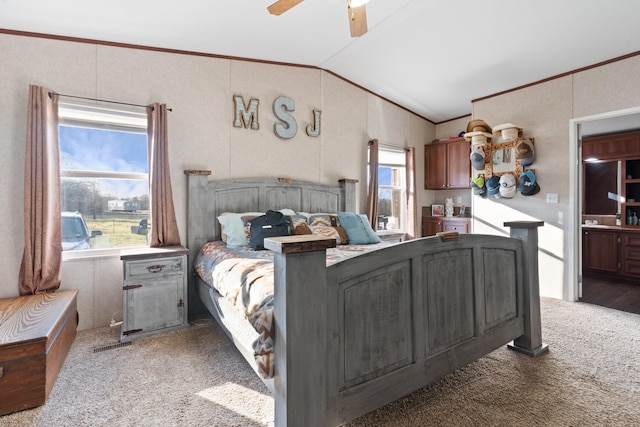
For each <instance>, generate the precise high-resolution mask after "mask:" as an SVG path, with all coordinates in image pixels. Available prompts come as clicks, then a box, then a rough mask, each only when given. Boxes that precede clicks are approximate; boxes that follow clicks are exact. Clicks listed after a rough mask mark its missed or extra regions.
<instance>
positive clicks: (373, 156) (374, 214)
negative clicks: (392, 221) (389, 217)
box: [367, 139, 378, 230]
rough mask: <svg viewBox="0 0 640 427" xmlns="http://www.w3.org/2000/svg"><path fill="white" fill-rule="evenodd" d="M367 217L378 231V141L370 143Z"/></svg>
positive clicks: (372, 226) (373, 140) (374, 140)
mask: <svg viewBox="0 0 640 427" xmlns="http://www.w3.org/2000/svg"><path fill="white" fill-rule="evenodd" d="M367 216H368V217H369V222H370V223H371V228H373V229H374V230H377V229H378V140H377V139H372V140H371V141H369V189H368V193H367Z"/></svg>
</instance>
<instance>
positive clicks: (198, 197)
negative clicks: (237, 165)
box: [184, 169, 212, 317]
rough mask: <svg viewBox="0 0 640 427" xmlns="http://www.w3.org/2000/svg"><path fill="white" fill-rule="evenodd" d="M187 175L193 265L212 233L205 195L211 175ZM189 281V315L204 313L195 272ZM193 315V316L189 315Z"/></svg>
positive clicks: (203, 172) (189, 172) (194, 172)
mask: <svg viewBox="0 0 640 427" xmlns="http://www.w3.org/2000/svg"><path fill="white" fill-rule="evenodd" d="M184 174H185V175H187V184H188V187H187V203H188V205H189V209H188V218H187V249H189V255H188V258H189V261H188V264H189V265H190V266H191V265H193V261H194V260H195V258H196V255H197V254H198V250H200V248H201V247H202V245H204V244H205V243H206V242H207V241H208V240H209V239H210V238H211V236H212V235H206V233H205V231H206V230H207V224H209V223H211V222H212V218H210V217H209V216H207V215H206V204H207V202H208V200H207V198H206V197H205V194H206V192H205V187H206V185H207V179H208V178H209V175H211V171H208V170H192V169H188V170H185V171H184ZM187 277H188V280H189V283H188V286H189V292H188V298H189V301H188V305H187V307H188V308H189V315H192V314H194V313H196V314H199V313H204V312H206V310H207V309H206V308H205V306H204V304H202V301H200V298H198V297H197V292H196V289H195V278H194V276H193V274H191V273H189V274H188V275H187ZM189 317H191V316H189Z"/></svg>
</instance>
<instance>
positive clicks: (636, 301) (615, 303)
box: [580, 276, 640, 314]
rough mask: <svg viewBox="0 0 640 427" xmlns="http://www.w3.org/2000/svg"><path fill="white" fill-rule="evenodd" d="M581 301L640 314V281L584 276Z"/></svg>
mask: <svg viewBox="0 0 640 427" xmlns="http://www.w3.org/2000/svg"><path fill="white" fill-rule="evenodd" d="M580 301H581V302H587V303H590V304H596V305H601V306H604V307H609V308H614V309H616V310H621V311H627V312H629V313H636V314H640V283H638V284H632V283H621V282H614V281H610V280H607V279H606V278H600V277H587V276H583V278H582V298H580Z"/></svg>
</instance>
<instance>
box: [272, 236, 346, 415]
mask: <svg viewBox="0 0 640 427" xmlns="http://www.w3.org/2000/svg"><path fill="white" fill-rule="evenodd" d="M264 246H265V248H267V249H270V250H271V251H273V252H274V313H275V320H274V322H275V338H274V343H275V344H274V347H275V368H274V369H275V371H274V390H275V426H276V427H285V426H290V427H294V426H295V427H298V426H305V427H315V426H323V427H324V426H326V425H327V390H326V386H327V381H326V378H327V372H326V365H327V307H326V301H327V283H326V281H327V272H326V249H327V248H331V247H335V246H336V241H335V239H327V238H324V237H320V236H312V235H300V236H286V237H273V238H267V239H265V241H264Z"/></svg>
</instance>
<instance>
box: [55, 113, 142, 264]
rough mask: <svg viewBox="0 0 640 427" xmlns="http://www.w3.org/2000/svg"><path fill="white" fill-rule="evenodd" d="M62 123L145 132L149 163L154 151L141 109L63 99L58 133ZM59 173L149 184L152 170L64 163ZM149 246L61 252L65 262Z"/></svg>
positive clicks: (67, 175)
mask: <svg viewBox="0 0 640 427" xmlns="http://www.w3.org/2000/svg"><path fill="white" fill-rule="evenodd" d="M61 126H68V127H77V128H86V129H96V130H105V131H116V132H128V133H135V134H143V135H145V137H146V138H147V164H150V155H151V153H150V149H149V141H148V132H147V128H148V117H147V113H146V111H144V112H140V111H133V110H129V109H125V108H118V109H116V108H108V107H103V106H98V105H94V104H91V105H88V104H83V103H76V102H60V103H59V104H58V132H60V127H61ZM58 152H59V153H60V148H59V151H58ZM148 170H149V169H148ZM59 172H60V179H61V180H62V179H63V178H80V179H83V178H88V179H91V178H93V179H122V180H135V181H146V182H147V184H150V173H149V172H147V173H143V172H120V171H115V170H108V171H100V170H78V169H63V167H62V164H61V165H60V170H59ZM149 195H150V194H149ZM150 216H151V212H149V217H150ZM147 246H148V245H146V244H145V245H136V246H114V247H108V248H92V249H82V250H75V251H63V252H62V255H63V261H64V260H66V259H76V258H93V257H100V256H113V255H119V254H120V251H121V250H122V249H131V248H144V247H147Z"/></svg>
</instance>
